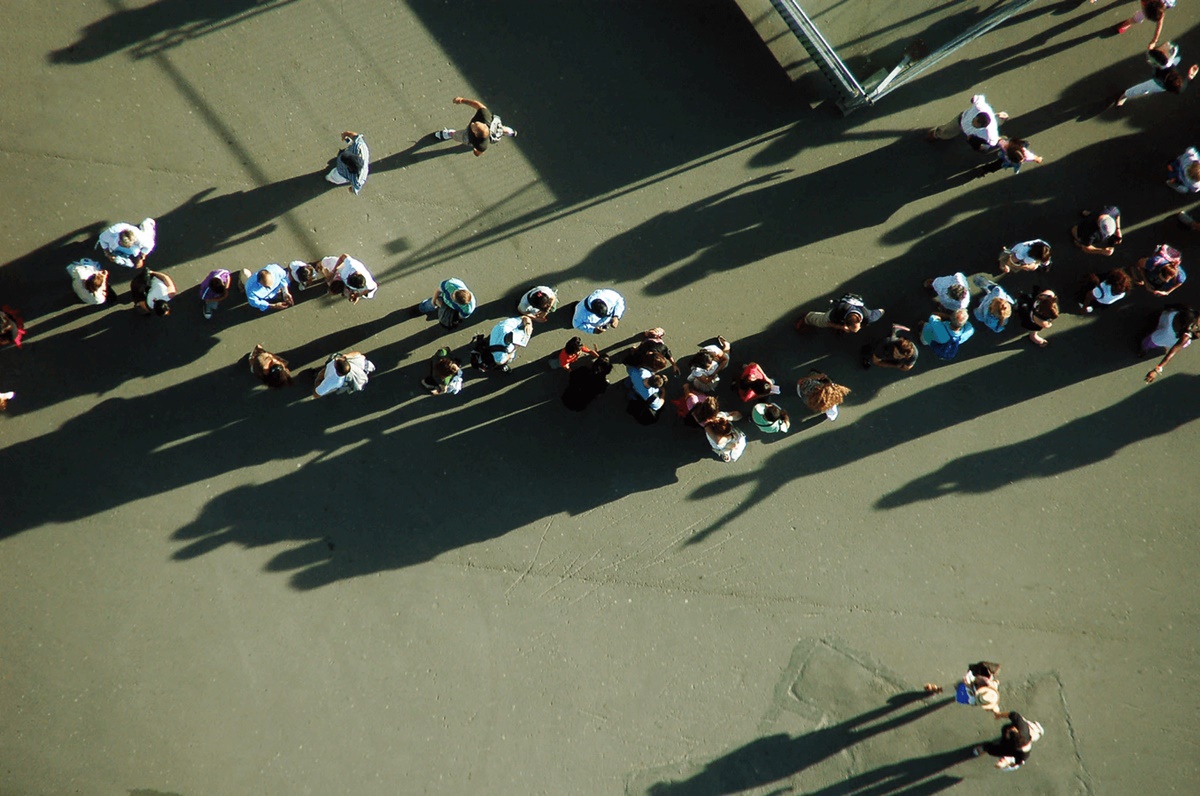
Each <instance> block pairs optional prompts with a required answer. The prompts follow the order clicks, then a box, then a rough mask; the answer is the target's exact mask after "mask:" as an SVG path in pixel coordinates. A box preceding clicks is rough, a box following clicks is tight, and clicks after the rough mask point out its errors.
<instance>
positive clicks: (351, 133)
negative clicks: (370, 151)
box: [342, 130, 358, 141]
mask: <svg viewBox="0 0 1200 796" xmlns="http://www.w3.org/2000/svg"><path fill="white" fill-rule="evenodd" d="M342 138H349V139H350V140H351V141H353V140H354V139H355V138H358V133H356V132H354V131H353V130H343V131H342Z"/></svg>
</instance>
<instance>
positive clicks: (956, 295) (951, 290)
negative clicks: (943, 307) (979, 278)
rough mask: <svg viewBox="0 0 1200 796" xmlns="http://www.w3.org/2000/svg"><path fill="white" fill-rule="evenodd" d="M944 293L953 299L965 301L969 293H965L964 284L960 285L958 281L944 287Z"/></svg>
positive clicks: (965, 287)
mask: <svg viewBox="0 0 1200 796" xmlns="http://www.w3.org/2000/svg"><path fill="white" fill-rule="evenodd" d="M946 295H947V296H948V297H949V298H951V299H953V300H954V301H965V300H966V298H967V296H968V295H969V294H968V293H967V286H966V285H960V284H959V283H958V282H955V283H954V284H953V285H951V286H950V287H948V288H946Z"/></svg>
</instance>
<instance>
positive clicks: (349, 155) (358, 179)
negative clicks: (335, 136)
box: [325, 130, 371, 196]
mask: <svg viewBox="0 0 1200 796" xmlns="http://www.w3.org/2000/svg"><path fill="white" fill-rule="evenodd" d="M331 165H332V166H333V168H332V169H330V171H329V173H328V174H326V175H325V180H326V181H327V182H331V183H333V184H334V185H349V186H350V193H352V194H354V195H355V196H358V194H359V192H360V191H362V189H363V186H365V185H366V184H367V175H368V174H370V172H371V150H370V149H369V148H368V147H367V139H365V138H363V137H362V136H361V135H359V134H358V133H356V132H354V131H352V130H346V131H345V132H343V133H342V148H341V149H339V150H338V153H337V155H336V156H335V157H334V159H333V160H332V161H331Z"/></svg>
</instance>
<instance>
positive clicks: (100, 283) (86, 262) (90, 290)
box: [67, 257, 108, 304]
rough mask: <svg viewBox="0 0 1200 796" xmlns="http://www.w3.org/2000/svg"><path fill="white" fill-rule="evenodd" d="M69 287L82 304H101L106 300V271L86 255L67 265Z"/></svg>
mask: <svg viewBox="0 0 1200 796" xmlns="http://www.w3.org/2000/svg"><path fill="white" fill-rule="evenodd" d="M67 273H68V274H70V275H71V287H72V288H73V289H74V290H75V295H77V296H79V300H80V301H82V302H83V303H84V304H103V303H104V302H105V301H107V300H108V271H105V270H104V269H103V268H101V267H100V263H98V262H96V261H95V260H91V259H88V258H87V257H85V258H83V259H82V260H77V261H76V262H73V263H71V264H70V265H68V266H67Z"/></svg>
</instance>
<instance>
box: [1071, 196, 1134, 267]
mask: <svg viewBox="0 0 1200 796" xmlns="http://www.w3.org/2000/svg"><path fill="white" fill-rule="evenodd" d="M1080 215H1081V216H1083V219H1082V220H1081V221H1080V222H1079V223H1078V224H1076V225H1075V226H1073V227H1071V240H1073V241H1074V242H1075V245H1076V246H1077V247H1078V248H1080V249H1082V250H1083V251H1085V252H1087V253H1088V254H1099V255H1102V256H1104V257H1111V256H1112V254H1113V252H1115V251H1116V250H1117V248H1116V247H1117V246H1119V245H1120V243H1121V240H1122V237H1121V209H1120V208H1119V207H1117V206H1116V205H1109V206H1107V207H1104V208H1101V209H1100V210H1099V211H1098V212H1096V213H1093V212H1092V211H1090V210H1084V211H1083V212H1081V213H1080Z"/></svg>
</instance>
